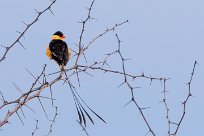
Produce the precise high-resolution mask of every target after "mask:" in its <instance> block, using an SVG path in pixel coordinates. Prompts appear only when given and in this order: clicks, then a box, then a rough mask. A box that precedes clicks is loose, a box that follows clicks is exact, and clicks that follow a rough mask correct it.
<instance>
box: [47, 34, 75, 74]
mask: <svg viewBox="0 0 204 136" xmlns="http://www.w3.org/2000/svg"><path fill="white" fill-rule="evenodd" d="M64 38H65V36H64V34H63V33H62V32H61V31H57V32H55V33H54V34H53V35H52V39H51V41H50V43H49V45H48V47H47V48H46V55H47V57H48V58H49V59H51V60H54V61H55V62H56V63H57V64H58V65H59V67H60V70H64V67H65V66H66V65H67V63H68V61H69V59H70V56H71V51H70V49H69V48H68V46H67V43H66V42H65V41H63V39H64Z"/></svg>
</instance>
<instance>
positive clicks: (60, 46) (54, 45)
mask: <svg viewBox="0 0 204 136" xmlns="http://www.w3.org/2000/svg"><path fill="white" fill-rule="evenodd" d="M49 48H50V50H51V52H52V58H53V59H54V60H56V61H57V63H58V64H59V65H61V64H64V65H66V64H67V62H68V56H67V53H68V48H67V44H66V42H64V41H62V40H52V41H51V42H50V44H49Z"/></svg>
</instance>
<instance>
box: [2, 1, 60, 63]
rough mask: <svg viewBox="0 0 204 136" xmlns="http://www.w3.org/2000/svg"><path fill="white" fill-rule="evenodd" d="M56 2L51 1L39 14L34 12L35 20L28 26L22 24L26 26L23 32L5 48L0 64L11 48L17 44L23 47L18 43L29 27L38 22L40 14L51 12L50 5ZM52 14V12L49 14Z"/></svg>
mask: <svg viewBox="0 0 204 136" xmlns="http://www.w3.org/2000/svg"><path fill="white" fill-rule="evenodd" d="M55 2H56V0H53V1H52V3H51V4H50V5H49V6H48V7H47V8H46V9H44V10H43V11H41V12H39V11H37V10H36V12H37V14H38V15H37V16H36V18H35V19H34V20H33V21H32V22H31V23H29V24H26V23H24V24H26V28H25V29H24V31H22V32H19V33H20V35H19V36H18V37H17V39H16V40H15V41H14V42H13V43H12V44H11V45H10V46H8V47H5V49H6V50H5V52H4V53H3V54H2V57H0V63H1V62H2V61H3V60H4V59H5V58H6V55H7V54H8V53H9V52H10V50H11V49H12V47H14V46H15V45H16V44H17V43H19V44H20V45H21V46H23V45H22V44H21V42H20V40H21V39H22V37H23V36H24V34H25V33H26V32H27V31H28V29H29V28H30V27H31V26H33V25H34V24H35V23H36V22H37V21H38V20H39V18H40V16H41V15H42V14H44V13H45V12H46V11H48V10H49V11H51V7H52V5H53V4H54V3H55ZM51 13H52V12H51ZM23 48H25V47H24V46H23Z"/></svg>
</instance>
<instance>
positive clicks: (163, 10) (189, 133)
mask: <svg viewBox="0 0 204 136" xmlns="http://www.w3.org/2000/svg"><path fill="white" fill-rule="evenodd" d="M90 3H91V1H90V0H75V1H68V0H57V2H56V4H54V5H53V7H52V11H53V12H54V16H53V15H52V14H51V13H50V12H46V13H45V14H43V15H42V16H41V17H40V19H39V20H38V22H37V23H36V24H34V25H33V26H32V27H31V28H30V29H29V30H28V31H27V32H26V34H25V39H24V38H22V40H21V42H22V44H23V45H24V46H25V47H26V50H24V49H23V48H22V47H21V46H20V45H16V46H15V47H14V48H13V49H12V50H11V51H10V52H9V54H8V55H7V58H6V60H5V61H3V62H2V63H0V90H1V91H2V93H3V94H4V97H5V99H6V100H8V101H9V100H13V99H15V98H17V97H18V96H19V95H20V93H19V91H18V90H16V89H15V86H13V84H12V82H14V83H15V84H17V85H18V86H19V87H20V88H21V89H22V90H23V91H24V92H26V91H28V90H29V88H30V87H31V85H32V83H33V81H34V79H33V78H32V77H31V76H30V75H29V74H28V72H27V71H26V70H25V68H26V69H29V70H30V71H31V72H32V73H33V74H34V75H36V76H37V75H38V74H40V72H41V70H42V67H43V65H44V64H47V71H46V72H47V73H52V72H55V71H58V66H57V65H56V64H55V62H53V61H50V60H49V59H48V58H47V57H46V55H45V49H46V47H47V45H48V43H49V42H50V39H51V36H52V34H53V33H54V32H55V31H57V30H61V31H62V32H63V33H64V34H65V36H66V37H67V38H66V39H65V41H66V42H67V43H68V45H69V47H70V48H72V49H76V46H75V44H77V43H78V41H79V36H80V31H81V26H82V25H81V24H80V23H78V22H80V21H82V20H83V19H84V18H85V17H86V15H87V12H88V10H87V9H86V7H88V6H89V5H90ZM49 4H50V1H49V0H43V1H41V0H32V1H27V0H20V1H13V0H7V1H2V2H1V4H0V16H1V21H0V24H1V25H0V30H1V32H0V37H1V40H0V45H3V46H9V45H10V44H11V43H12V42H13V41H14V40H15V39H16V38H17V36H18V35H19V34H18V33H16V31H23V30H24V28H25V25H24V24H23V23H22V22H21V21H24V22H31V21H32V20H33V19H34V18H35V17H36V13H34V12H35V10H34V9H37V10H40V11H41V10H43V9H44V8H46V7H47V6H48V5H49ZM203 5H204V1H202V0H154V1H152V0H125V1H122V0H120V1H118V0H96V1H95V3H94V6H93V10H92V12H91V16H92V17H93V18H94V19H93V20H92V21H91V22H89V23H88V24H87V27H86V29H85V35H84V39H83V44H84V45H87V44H88V42H90V40H92V39H93V38H94V37H95V36H97V35H98V34H100V33H102V32H104V30H106V28H110V27H112V26H114V25H115V24H116V23H120V22H123V21H125V20H127V19H128V20H129V23H127V24H124V25H123V26H121V27H118V28H117V29H116V31H114V32H110V33H108V34H106V35H104V36H103V37H102V38H100V39H98V40H97V41H96V42H95V43H94V44H93V46H92V47H91V48H90V49H89V50H88V51H87V60H88V64H92V63H93V62H94V61H97V60H100V59H103V58H104V57H105V55H104V54H106V53H109V52H111V51H114V50H115V49H117V39H116V37H115V34H116V33H117V34H118V36H119V37H120V40H121V41H122V43H121V46H122V47H121V49H122V54H123V56H124V57H125V58H128V59H131V60H129V61H126V70H127V73H130V74H134V75H140V74H141V73H142V72H144V73H145V74H146V75H148V76H149V75H151V76H152V77H165V78H171V80H168V81H167V91H168V92H169V93H168V95H167V99H168V104H169V107H170V119H171V120H172V121H173V122H178V121H179V119H180V117H181V115H182V110H183V109H182V104H181V102H182V101H184V99H185V97H186V96H187V91H188V86H187V82H188V81H189V79H190V73H191V72H192V68H193V64H194V61H197V62H198V63H199V65H197V67H196V71H195V75H194V79H193V81H192V94H193V96H194V97H192V98H191V99H190V100H189V103H188V104H187V107H186V108H187V109H186V115H185V118H184V120H183V122H182V124H181V128H180V130H179V133H178V135H180V136H193V135H203V129H204V126H203V122H204V117H203V115H204V110H203V103H204V99H203V97H204V92H203V86H202V83H203V81H204V61H203V58H204V53H203V49H204V48H203V45H204V40H203V39H204V38H203V37H204V8H203ZM3 52H4V48H0V57H1V56H2V53H3ZM73 63H74V60H72V59H71V60H70V62H69V64H68V65H67V68H69V67H71V66H72V65H73ZM80 63H81V64H85V63H84V60H83V59H81V60H80ZM109 65H110V66H111V68H112V69H115V70H122V69H121V61H120V58H119V57H118V56H114V57H112V58H111V59H110V60H109ZM89 72H90V73H91V74H92V75H93V77H91V76H88V75H86V74H81V75H80V80H81V88H78V87H77V80H76V79H75V78H73V79H71V80H72V83H73V84H74V85H75V86H76V87H77V91H78V92H79V94H80V95H81V97H82V98H83V99H84V100H85V101H86V103H87V104H88V105H89V106H90V107H91V108H92V109H93V110H94V111H96V112H97V113H98V114H99V115H100V116H102V117H103V118H104V119H105V120H106V122H107V124H104V123H103V122H101V121H100V120H99V119H98V118H97V117H95V116H94V115H93V119H94V121H95V125H92V124H91V122H88V124H87V131H88V133H89V134H90V136H116V135H117V136H135V135H137V136H144V135H146V133H147V132H148V128H147V126H146V125H145V122H144V121H143V120H142V117H141V115H140V114H139V111H138V110H137V108H136V107H135V105H133V104H129V105H128V106H126V107H123V106H124V105H125V104H126V103H127V102H128V101H129V100H130V98H131V95H130V92H129V90H128V88H127V87H126V86H122V87H120V88H118V85H120V84H121V83H122V82H123V77H122V76H119V75H114V74H108V73H106V74H103V73H102V72H97V71H89ZM55 76H57V75H55ZM55 76H51V77H48V80H49V81H50V80H52V79H54V77H55ZM131 83H132V84H133V86H136V87H141V88H139V89H136V90H135V97H136V100H137V102H138V103H139V104H140V106H141V107H151V108H149V109H146V110H144V113H145V116H146V118H147V120H148V122H149V124H150V126H151V127H152V129H153V131H154V132H155V134H156V135H157V136H164V135H167V129H168V126H167V121H166V119H165V108H164V105H163V104H162V103H159V102H160V101H161V100H162V99H163V95H162V93H161V92H162V86H161V83H160V82H159V81H153V83H152V85H151V86H150V81H149V80H146V79H136V81H135V82H131ZM42 95H43V96H50V93H49V89H46V90H45V91H44V92H43V93H42ZM53 97H54V98H55V99H56V100H55V101H54V105H55V106H57V107H58V114H59V115H58V116H57V119H56V123H55V124H54V126H53V132H52V134H51V135H53V136H67V135H71V136H85V133H84V132H83V131H81V130H82V128H81V127H80V126H79V124H78V123H77V122H76V120H77V119H78V116H77V112H76V109H75V106H74V102H73V98H72V95H71V92H70V89H69V87H68V86H62V82H60V83H57V84H56V85H54V86H53ZM42 102H43V104H44V107H45V109H46V111H47V112H48V116H49V119H52V118H53V116H54V113H55V112H54V111H55V109H54V108H52V106H51V103H50V100H47V99H43V100H42ZM28 105H29V106H30V107H32V108H33V109H34V110H35V113H33V112H32V111H30V110H29V109H28V108H23V110H24V112H25V119H24V118H23V116H22V114H21V113H19V114H20V116H22V119H23V122H24V124H25V125H24V126H23V125H22V124H21V122H20V120H19V119H18V116H17V115H16V114H15V115H13V116H12V117H11V118H10V119H9V122H10V124H7V125H5V126H4V127H3V130H2V131H0V135H2V136H13V135H19V136H28V135H31V133H32V131H33V130H34V128H35V124H36V121H35V120H36V119H37V120H39V124H38V126H39V130H38V131H37V132H36V135H46V134H47V133H48V131H49V125H50V123H51V122H50V121H48V120H47V119H46V117H45V115H44V112H43V110H42V108H41V106H40V104H39V102H38V101H37V99H36V100H32V101H31V102H30V103H28ZM11 108H12V107H8V108H5V109H3V110H1V111H0V120H1V119H2V118H3V117H4V115H5V113H6V112H7V111H8V110H9V109H11ZM172 129H173V128H172ZM148 135H151V134H148Z"/></svg>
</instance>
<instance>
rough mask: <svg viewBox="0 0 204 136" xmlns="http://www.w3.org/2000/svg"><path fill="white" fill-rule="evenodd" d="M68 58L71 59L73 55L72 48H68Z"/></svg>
mask: <svg viewBox="0 0 204 136" xmlns="http://www.w3.org/2000/svg"><path fill="white" fill-rule="evenodd" d="M67 54H68V59H70V57H71V50H70V49H69V48H68V53H67Z"/></svg>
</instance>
